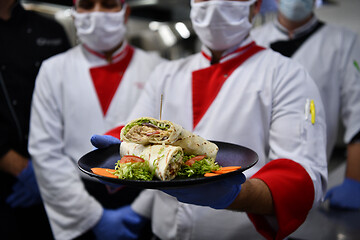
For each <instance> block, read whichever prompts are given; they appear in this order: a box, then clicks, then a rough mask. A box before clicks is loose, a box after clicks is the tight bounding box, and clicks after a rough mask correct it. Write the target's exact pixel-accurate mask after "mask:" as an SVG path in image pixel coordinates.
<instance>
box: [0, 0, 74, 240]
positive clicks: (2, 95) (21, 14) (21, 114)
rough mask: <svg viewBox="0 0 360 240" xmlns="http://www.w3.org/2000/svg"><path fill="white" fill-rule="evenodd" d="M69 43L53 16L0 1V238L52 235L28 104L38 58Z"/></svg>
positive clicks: (54, 51) (64, 47) (50, 54)
mask: <svg viewBox="0 0 360 240" xmlns="http://www.w3.org/2000/svg"><path fill="white" fill-rule="evenodd" d="M69 48H70V44H69V41H68V38H67V36H66V34H65V31H64V29H63V28H62V26H61V25H60V24H59V23H57V22H56V21H55V20H53V19H50V18H48V17H44V16H41V15H40V14H37V13H35V12H33V11H27V10H25V9H24V7H23V6H22V4H21V3H20V2H19V1H17V0H1V1H0V52H1V54H0V236H1V237H0V238H1V239H4V240H7V239H24V238H34V239H39V238H41V239H52V233H51V229H50V225H49V222H48V220H47V216H46V213H45V210H44V207H43V205H42V201H41V197H40V193H39V189H38V186H37V182H36V179H35V174H34V170H33V165H32V161H31V158H30V155H29V153H28V149H27V147H28V134H29V121H30V104H31V98H32V93H33V90H34V86H35V79H36V75H37V73H38V71H39V68H40V65H41V63H42V61H43V60H45V59H47V58H49V57H51V56H53V55H55V54H58V53H60V52H63V51H65V50H67V49H69ZM39 229H41V231H39Z"/></svg>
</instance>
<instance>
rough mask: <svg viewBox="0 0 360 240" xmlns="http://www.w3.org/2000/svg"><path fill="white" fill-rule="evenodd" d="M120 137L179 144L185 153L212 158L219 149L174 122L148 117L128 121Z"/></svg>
mask: <svg viewBox="0 0 360 240" xmlns="http://www.w3.org/2000/svg"><path fill="white" fill-rule="evenodd" d="M120 139H121V141H124V142H133V143H138V144H143V145H146V144H167V145H173V146H180V147H181V148H182V149H183V151H184V153H185V154H188V155H206V156H207V157H210V158H214V159H215V158H216V155H217V152H218V150H219V148H218V147H217V146H216V144H214V143H212V142H209V141H207V140H206V139H204V138H202V137H200V136H198V135H195V134H194V133H192V132H190V131H188V130H186V129H184V128H183V127H182V126H180V125H178V124H176V123H173V122H170V121H167V120H158V119H155V118H150V117H143V118H137V119H135V120H132V121H130V122H129V123H128V124H126V125H125V126H124V127H123V128H122V130H121V132H120Z"/></svg>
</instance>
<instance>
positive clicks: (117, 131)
mask: <svg viewBox="0 0 360 240" xmlns="http://www.w3.org/2000/svg"><path fill="white" fill-rule="evenodd" d="M123 127H124V126H118V127H116V128H113V129H110V130H109V131H107V132H106V133H105V134H104V135H110V136H113V137H116V138H118V139H120V131H121V129H122V128H123Z"/></svg>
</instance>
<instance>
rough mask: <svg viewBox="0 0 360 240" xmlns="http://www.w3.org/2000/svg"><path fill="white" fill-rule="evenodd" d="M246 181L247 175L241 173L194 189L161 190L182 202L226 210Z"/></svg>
mask: <svg viewBox="0 0 360 240" xmlns="http://www.w3.org/2000/svg"><path fill="white" fill-rule="evenodd" d="M245 180H246V177H245V175H244V174H242V173H241V174H239V175H234V176H232V177H229V178H226V179H223V180H220V181H216V182H211V183H207V184H203V185H198V186H194V187H184V188H174V189H161V190H162V191H163V192H165V193H167V194H169V195H171V196H173V197H176V198H177V199H178V201H180V202H184V203H189V204H195V205H200V206H209V207H212V208H215V209H224V208H227V207H228V206H229V205H230V204H231V203H232V202H233V201H234V200H235V198H236V197H237V195H238V194H239V193H240V190H241V184H243V183H244V182H245Z"/></svg>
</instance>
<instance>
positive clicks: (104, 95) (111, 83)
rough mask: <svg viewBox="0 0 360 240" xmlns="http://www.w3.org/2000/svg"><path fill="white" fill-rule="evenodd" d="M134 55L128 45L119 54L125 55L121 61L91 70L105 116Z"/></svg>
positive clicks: (132, 49)
mask: <svg viewBox="0 0 360 240" xmlns="http://www.w3.org/2000/svg"><path fill="white" fill-rule="evenodd" d="M133 54H134V48H132V47H131V46H129V45H127V46H126V47H125V49H124V51H123V52H121V53H120V54H119V55H123V56H122V58H121V59H120V60H119V61H117V62H115V63H111V64H109V65H105V66H101V67H94V68H90V75H91V78H92V81H93V84H94V87H95V90H96V93H97V96H98V99H99V102H100V105H101V108H102V111H103V114H104V116H105V115H106V113H107V110H108V108H109V106H110V103H111V101H112V99H113V97H114V95H115V92H116V90H117V89H118V87H119V85H120V82H121V79H122V77H123V75H124V73H125V71H126V69H127V67H128V65H129V63H130V61H131V58H132V56H133ZM115 58H116V56H115Z"/></svg>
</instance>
